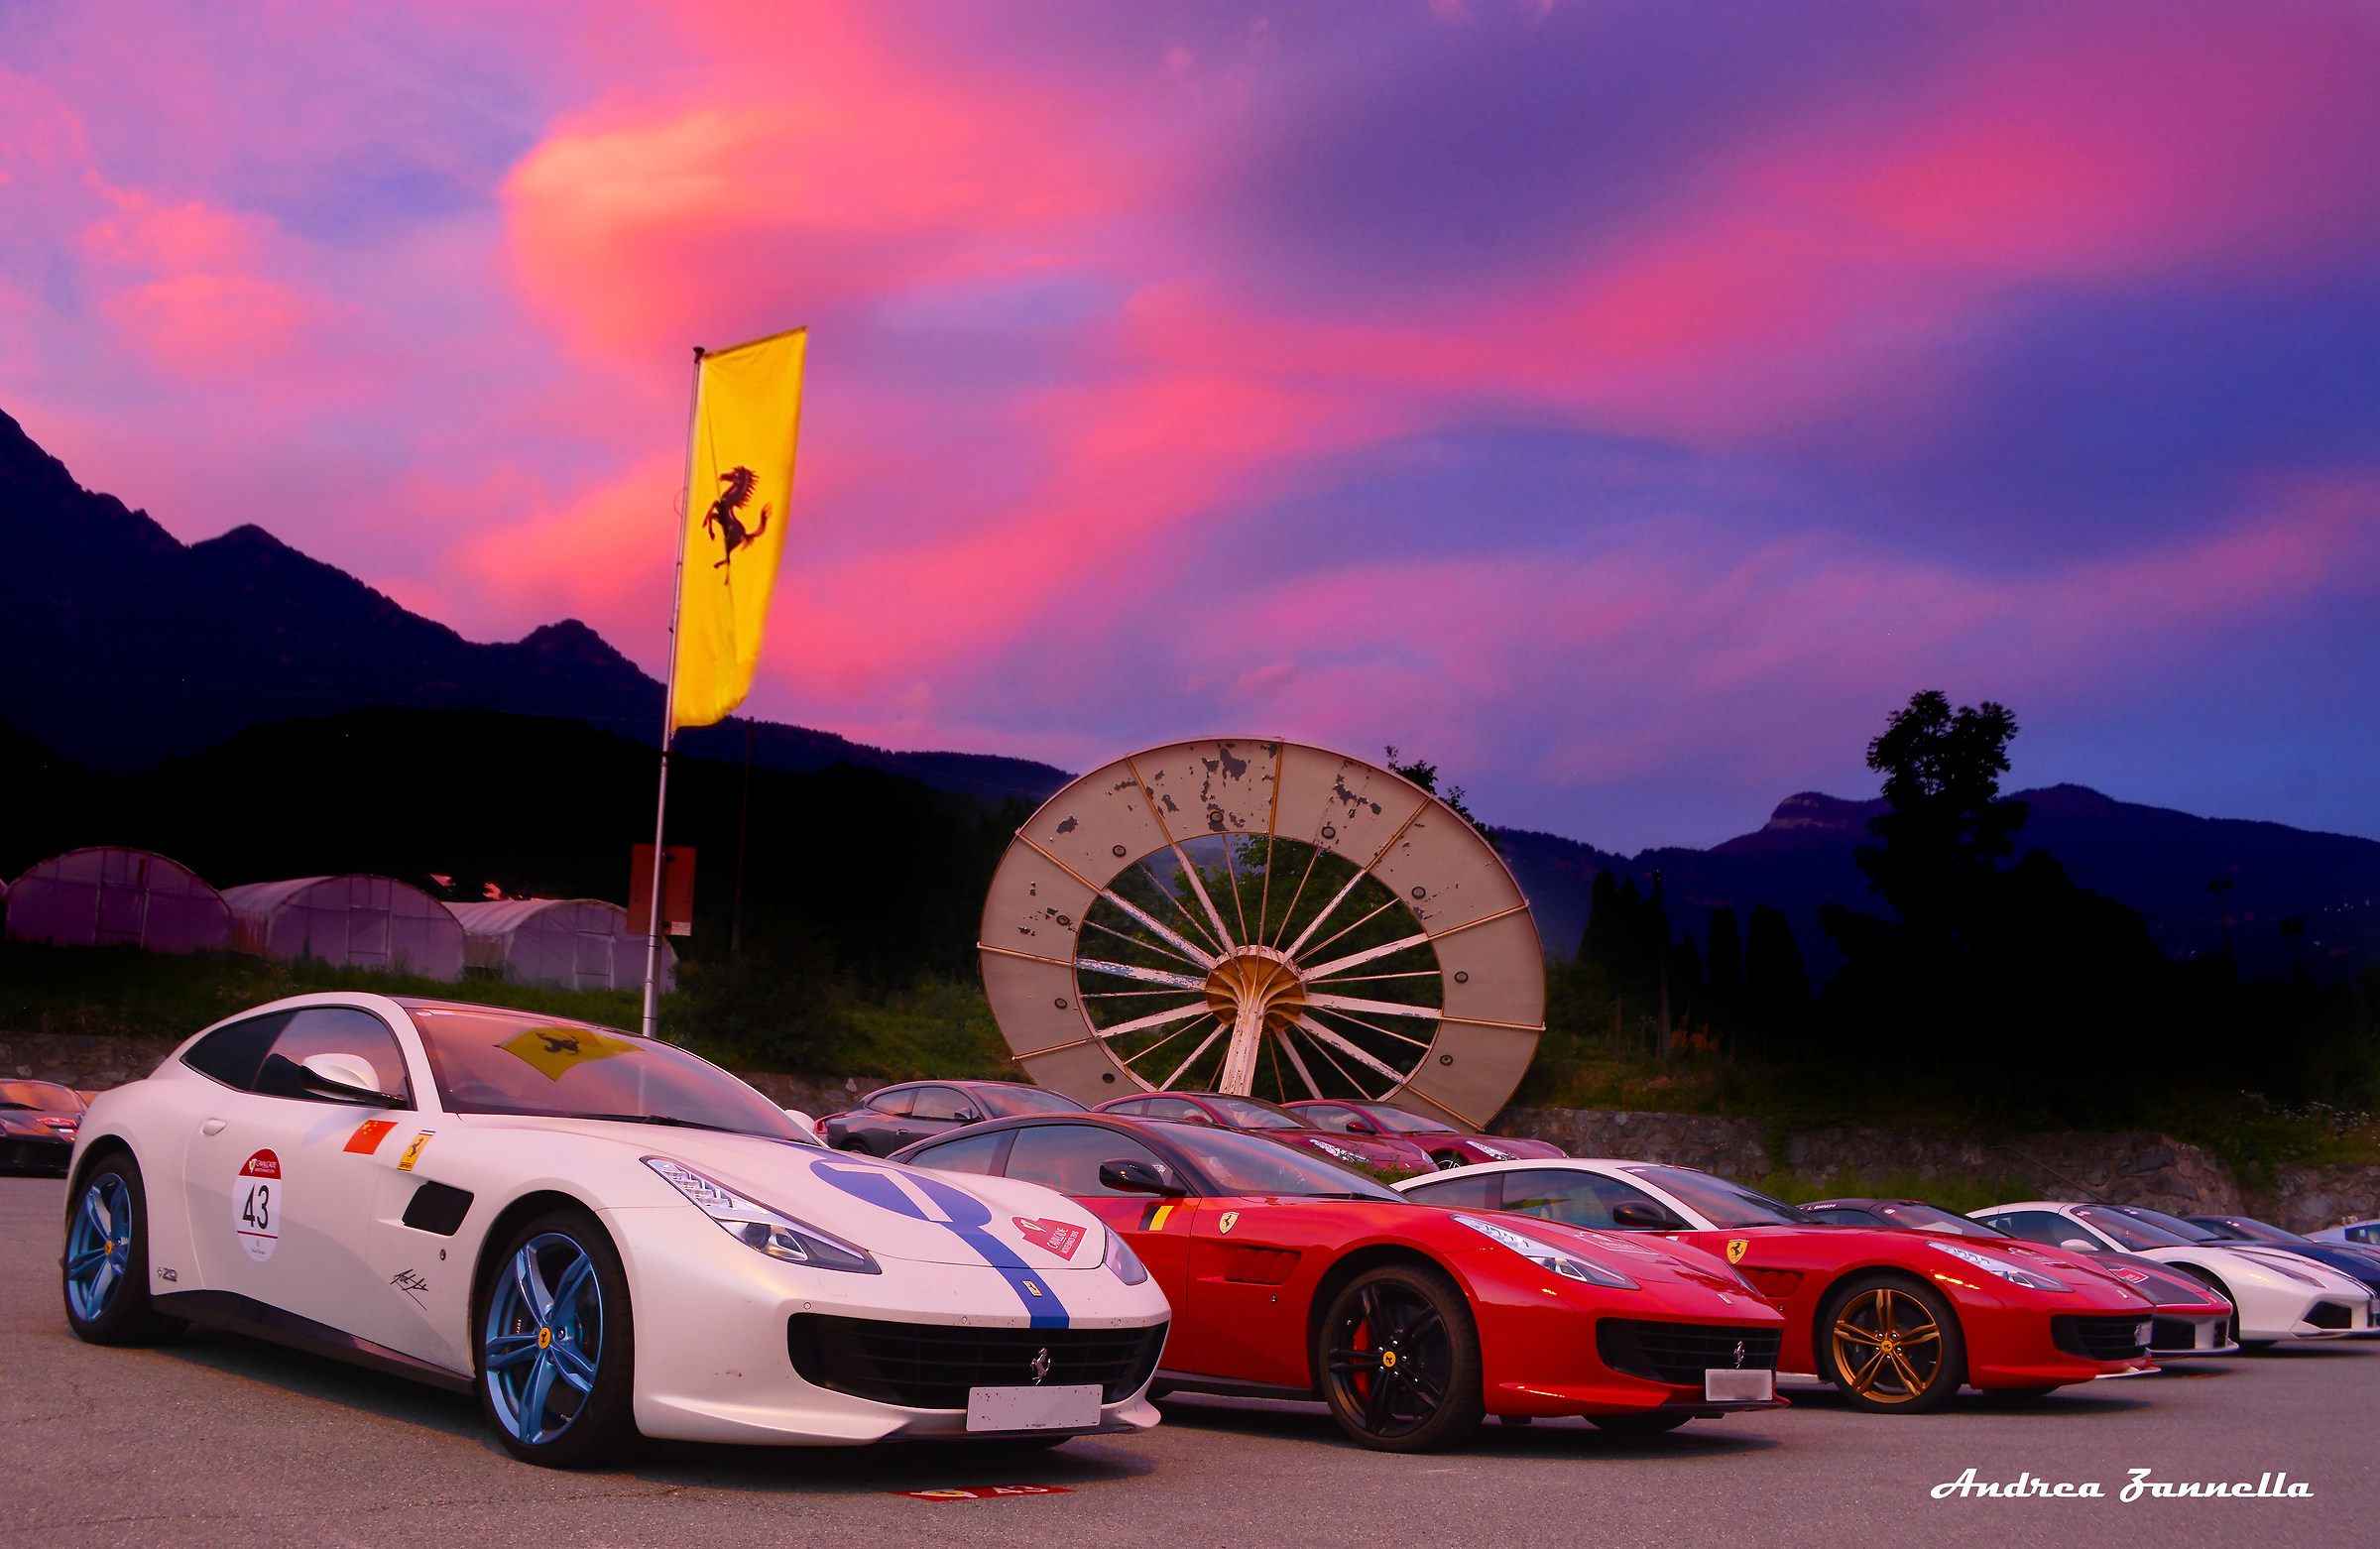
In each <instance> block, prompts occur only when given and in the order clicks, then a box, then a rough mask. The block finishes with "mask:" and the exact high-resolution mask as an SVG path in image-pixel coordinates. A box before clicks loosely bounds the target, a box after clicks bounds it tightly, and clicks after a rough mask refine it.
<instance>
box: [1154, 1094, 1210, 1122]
mask: <svg viewBox="0 0 2380 1549" xmlns="http://www.w3.org/2000/svg"><path fill="white" fill-rule="evenodd" d="M1141 1112H1142V1113H1144V1114H1146V1115H1148V1117H1149V1118H1151V1119H1186V1120H1188V1121H1189V1122H1190V1123H1192V1124H1194V1125H1211V1124H1213V1123H1214V1122H1215V1121H1214V1120H1212V1119H1210V1118H1208V1117H1207V1111H1206V1110H1205V1109H1203V1108H1201V1107H1199V1106H1198V1105H1197V1104H1196V1103H1193V1102H1191V1101H1189V1100H1188V1099H1186V1098H1179V1097H1152V1098H1150V1099H1149V1100H1148V1106H1147V1107H1145V1108H1143V1109H1142V1110H1141Z"/></svg>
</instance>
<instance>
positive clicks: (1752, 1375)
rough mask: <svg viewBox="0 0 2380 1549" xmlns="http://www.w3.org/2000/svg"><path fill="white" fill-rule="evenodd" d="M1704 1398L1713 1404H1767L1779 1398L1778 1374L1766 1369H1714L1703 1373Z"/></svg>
mask: <svg viewBox="0 0 2380 1549" xmlns="http://www.w3.org/2000/svg"><path fill="white" fill-rule="evenodd" d="M1703 1396H1704V1397H1705V1398H1707V1399H1709V1400H1711V1401H1712V1402H1713V1403H1725V1404H1742V1403H1766V1402H1767V1401H1768V1400H1769V1399H1771V1398H1774V1397H1776V1396H1777V1374H1776V1373H1775V1372H1774V1371H1771V1370H1768V1369H1767V1368H1766V1367H1758V1368H1755V1369H1753V1370H1749V1371H1739V1370H1735V1369H1733V1368H1731V1367H1712V1368H1710V1369H1709V1370H1706V1371H1704V1372H1703Z"/></svg>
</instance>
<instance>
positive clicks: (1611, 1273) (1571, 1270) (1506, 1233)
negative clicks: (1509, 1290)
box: [1454, 1216, 1640, 1291]
mask: <svg viewBox="0 0 2380 1549" xmlns="http://www.w3.org/2000/svg"><path fill="white" fill-rule="evenodd" d="M1454 1219H1455V1220H1457V1221H1459V1222H1461V1223H1462V1224H1463V1225H1465V1226H1467V1227H1469V1228H1471V1230H1473V1231H1474V1232H1477V1233H1479V1234H1480V1235H1481V1236H1483V1237H1490V1238H1493V1239H1495V1241H1497V1242H1498V1243H1501V1244H1503V1245H1504V1246H1505V1247H1506V1248H1508V1249H1510V1250H1512V1251H1514V1252H1516V1253H1518V1254H1519V1255H1520V1256H1521V1257H1523V1258H1526V1259H1527V1260H1528V1261H1529V1262H1531V1263H1533V1264H1535V1265H1536V1266H1537V1267H1538V1268H1540V1269H1550V1270H1552V1271H1553V1272H1554V1273H1556V1274H1558V1275H1561V1276H1562V1277H1563V1278H1564V1279H1566V1280H1585V1281H1586V1282H1587V1283H1588V1284H1590V1285H1609V1286H1615V1287H1617V1288H1618V1289H1620V1290H1623V1291H1633V1290H1638V1289H1640V1287H1639V1286H1638V1285H1637V1284H1636V1282H1635V1281H1634V1280H1631V1279H1629V1278H1628V1277H1627V1276H1626V1275H1624V1274H1621V1273H1620V1272H1619V1271H1618V1270H1616V1269H1606V1268H1605V1267H1604V1266H1603V1265H1602V1264H1599V1263H1596V1262H1594V1261H1593V1260H1591V1259H1586V1258H1581V1257H1580V1256H1579V1255H1578V1254H1576V1253H1571V1252H1565V1251H1563V1250H1561V1249H1559V1248H1556V1247H1554V1245H1553V1244H1551V1243H1541V1242H1539V1241H1538V1240H1537V1239H1535V1238H1533V1237H1530V1236H1528V1235H1526V1234H1525V1233H1520V1232H1514V1231H1512V1230H1511V1229H1510V1228H1507V1227H1499V1226H1497V1225H1496V1224H1495V1223H1494V1222H1492V1221H1482V1220H1481V1219H1480V1218H1479V1217H1477V1216H1457V1217H1455V1218H1454Z"/></svg>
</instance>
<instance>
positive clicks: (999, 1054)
mask: <svg viewBox="0 0 2380 1549" xmlns="http://www.w3.org/2000/svg"><path fill="white" fill-rule="evenodd" d="M325 990H359V991H370V992H373V993H376V994H380V995H413V996H422V997H426V998H430V999H436V1000H460V1001H476V1002H479V1003H481V1004H484V1005H490V1006H512V1007H519V1008H521V1009H522V1010H524V1011H533V1012H540V1013H545V1014H547V1015H552V1016H559V1017H567V1018H570V1019H572V1020H576V1021H590V1022H596V1023H600V1024H602V1025H604V1026H609V1027H635V1026H636V1025H638V1023H639V1021H640V1019H641V1018H642V1016H643V1010H644V1009H643V998H642V996H641V995H640V994H639V993H638V992H637V991H634V990H556V989H548V988H545V987H542V986H537V985H519V984H508V983H506V982H504V981H503V980H500V979H486V978H478V977H473V978H468V979H465V980H464V981H463V982H462V983H460V984H447V983H444V982H442V981H439V980H434V979H421V978H416V977H415V976H413V975H409V974H391V973H379V972H375V971H372V970H369V969H360V968H338V967H333V966H331V965H329V964H325V963H276V962H268V961H266V960H265V959H263V958H256V957H249V956H246V955H244V954H241V953H236V952H194V953H189V954H186V955H183V954H169V953H156V952H142V951H139V950H137V949H134V948H131V947H49V946H37V945H32V944H29V943H26V942H21V941H9V942H0V1031H4V1032H17V1033H105V1034H114V1035H118V1036H124V1037H135V1038H158V1039H163V1040H169V1041H179V1040H180V1039H182V1038H185V1037H187V1036H189V1035H190V1034H191V1033H193V1032H195V1031H197V1030H198V1029H199V1028H201V1027H203V1026H205V1025H206V1024H207V1023H209V1022H212V1021H217V1020H219V1019H221V1018H223V1017H225V1016H229V1015H231V1014H233V1013H236V1012H240V1011H243V1010H245V1009H246V1008H248V1007H251V1006H257V1005H261V1004H262V1003H264V1002H267V1001H272V1000H278V999H280V998H281V997H283V996H289V995H306V994H311V993H314V992H317V991H325ZM659 1012H660V1025H661V1031H662V1033H663V1034H664V1035H666V1036H668V1037H671V1038H686V1039H688V1040H689V1041H690V1043H691V1046H692V1047H693V1048H694V1050H695V1051H696V1052H697V1053H700V1054H702V1055H704V1056H705V1057H706V1058H710V1059H714V1060H717V1061H718V1062H719V1063H721V1064H724V1065H728V1066H730V1067H732V1068H734V1069H738V1070H771V1069H776V1068H779V1066H780V1065H781V1064H782V1063H783V1062H782V1061H778V1060H770V1059H768V1058H766V1057H761V1056H756V1055H755V1054H754V1052H753V1051H752V1049H751V1048H750V1047H749V1046H747V1045H746V1044H744V1043H743V1042H742V1041H741V1040H738V1039H730V1038H722V1037H718V1036H714V1035H712V1033H711V1031H710V1030H709V1029H706V1028H704V1027H703V1026H701V1025H700V1024H699V1020H698V1015H697V1013H698V1008H697V1006H696V1005H695V1003H694V1002H693V1000H692V998H691V997H689V996H686V995H682V994H680V995H665V996H663V997H661V1002H660V1008H659ZM813 1014H814V1017H815V1019H816V1020H818V1021H819V1022H821V1023H822V1024H823V1025H824V1028H825V1029H826V1033H827V1036H826V1038H825V1039H824V1042H823V1048H824V1049H825V1050H827V1051H831V1054H832V1055H833V1056H834V1057H833V1058H832V1060H831V1062H830V1064H831V1068H828V1066H827V1065H814V1066H813V1067H812V1068H807V1069H805V1070H804V1071H803V1072H802V1073H804V1074H812V1075H837V1076H842V1075H857V1076H881V1077H884V1078H886V1079H889V1080H898V1079H902V1078H906V1077H912V1076H925V1075H935V1076H953V1077H966V1076H976V1077H991V1078H999V1077H1003V1076H1013V1074H1014V1072H1015V1066H1014V1063H1013V1062H1012V1061H1011V1059H1010V1058H1009V1051H1008V1045H1007V1043H1006V1042H1005V1041H1003V1040H1002V1038H1001V1036H1000V1029H999V1025H998V1024H997V1023H996V1022H995V1021H994V1020H993V1018H992V1009H991V1007H990V1006H989V1005H987V1004H986V1003H985V1001H984V995H983V991H982V990H981V989H980V988H979V987H976V986H973V985H965V984H953V983H949V982H946V981H940V980H933V979H926V980H921V981H919V982H918V983H917V984H915V985H914V986H911V987H910V988H908V989H905V990H900V991H896V992H887V993H881V994H875V995H868V994H862V993H859V992H856V991H851V990H848V989H837V990H835V991H833V992H831V993H829V994H827V995H825V996H823V997H822V998H821V1004H819V1005H818V1006H817V1007H816V1008H815V1010H814V1013H813Z"/></svg>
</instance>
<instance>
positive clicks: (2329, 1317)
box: [2306, 1302, 2355, 1329]
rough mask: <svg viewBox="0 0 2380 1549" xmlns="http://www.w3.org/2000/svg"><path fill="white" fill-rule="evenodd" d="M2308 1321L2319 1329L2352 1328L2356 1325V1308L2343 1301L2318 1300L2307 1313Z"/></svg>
mask: <svg viewBox="0 0 2380 1549" xmlns="http://www.w3.org/2000/svg"><path fill="white" fill-rule="evenodd" d="M2306 1321H2307V1322H2308V1323H2311V1324H2313V1325H2314V1326H2315V1327H2316V1328H2318V1329H2351V1328H2353V1327H2354V1326H2355V1309H2354V1308H2352V1307H2349V1306H2347V1305H2346V1304H2344V1303H2343V1302H2316V1303H2315V1304H2314V1310H2313V1311H2311V1312H2309V1313H2307V1314H2306Z"/></svg>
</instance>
